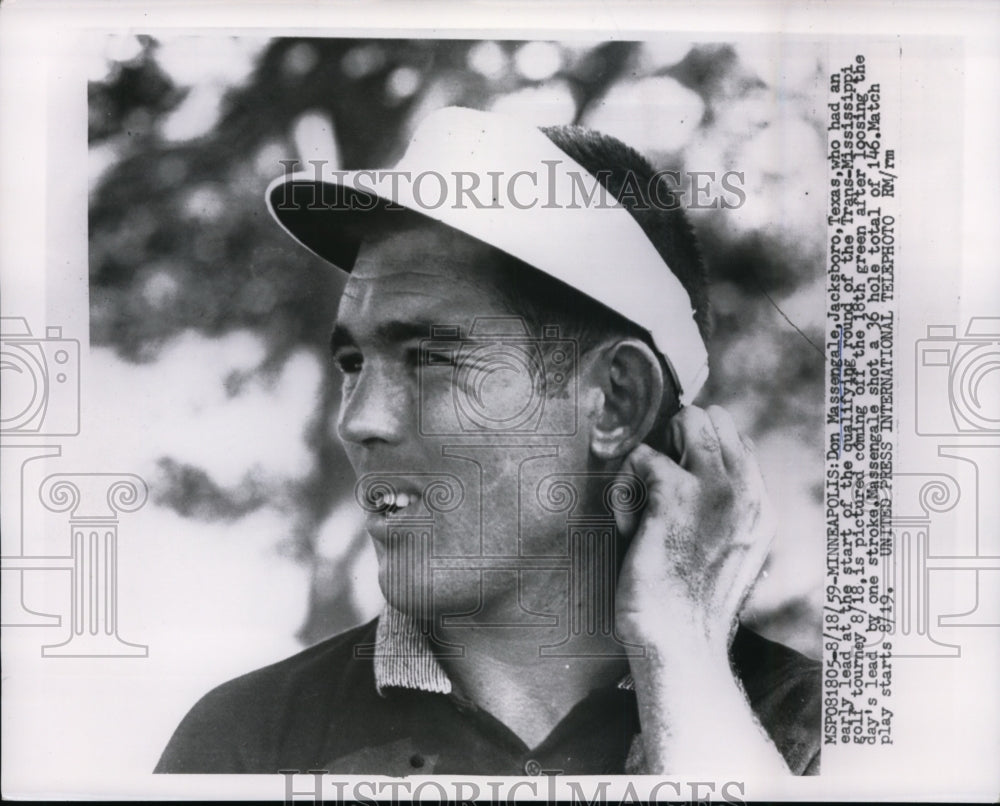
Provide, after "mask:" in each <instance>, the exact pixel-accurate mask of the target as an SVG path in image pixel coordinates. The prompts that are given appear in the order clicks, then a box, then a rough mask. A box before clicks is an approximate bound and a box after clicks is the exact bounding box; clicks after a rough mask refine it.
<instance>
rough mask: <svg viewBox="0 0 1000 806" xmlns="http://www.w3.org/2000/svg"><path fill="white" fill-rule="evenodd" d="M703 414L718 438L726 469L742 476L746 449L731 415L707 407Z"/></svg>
mask: <svg viewBox="0 0 1000 806" xmlns="http://www.w3.org/2000/svg"><path fill="white" fill-rule="evenodd" d="M705 413H706V414H707V415H708V418H709V420H711V422H712V425H713V426H714V427H715V433H716V434H718V436H719V448H720V452H721V454H722V460H723V462H725V465H726V469H727V470H728V471H729V472H730V473H733V474H740V475H742V474H743V473H744V471H745V469H746V464H747V449H746V445H745V443H744V442H743V439H742V437H741V436H740V432H739V431H738V430H737V428H736V423H735V422H734V421H733V417H732V415H731V414H730V413H729V412H728V411H726V410H725V409H724V408H722V406H709V407H708V408H707V409H706V411H705Z"/></svg>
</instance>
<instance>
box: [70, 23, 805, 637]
mask: <svg viewBox="0 0 1000 806" xmlns="http://www.w3.org/2000/svg"><path fill="white" fill-rule="evenodd" d="M138 44H139V47H138V48H137V49H136V51H135V52H134V53H132V54H130V55H129V56H128V58H122V59H117V60H115V59H111V60H109V62H108V71H107V74H106V75H104V76H103V77H102V78H101V79H100V80H96V81H91V83H90V85H89V110H90V126H89V138H90V145H91V150H92V155H96V156H99V157H100V158H101V160H103V164H102V165H101V166H100V167H101V169H102V170H101V172H100V174H99V176H98V178H97V180H96V181H95V183H94V184H93V186H92V189H91V199H90V220H89V232H90V293H91V330H92V332H91V341H92V343H93V344H94V345H104V346H109V347H112V348H114V350H115V351H116V352H117V353H118V354H119V355H120V356H122V357H123V358H125V359H127V360H129V361H134V362H147V361H155V360H156V356H157V352H158V349H159V348H160V347H161V346H162V345H163V344H165V343H166V342H167V341H168V340H169V339H171V338H172V337H174V336H176V335H177V334H179V333H181V332H182V331H185V330H189V329H193V330H195V331H197V332H199V333H201V334H204V335H205V336H208V337H214V336H218V335H220V334H223V333H226V332H228V331H231V330H234V329H250V330H252V331H254V332H256V333H258V334H260V335H261V336H262V337H263V338H264V339H265V341H266V345H267V355H266V358H265V359H264V361H263V362H262V363H261V365H260V366H259V367H258V368H257V370H256V372H259V373H264V374H270V375H272V376H274V375H275V374H276V373H277V372H278V371H279V370H280V369H281V367H282V366H283V365H284V363H285V361H286V360H287V359H288V357H289V356H290V355H291V354H292V353H293V352H294V351H298V350H307V351H310V352H313V353H314V354H316V355H317V357H319V358H320V360H321V362H322V365H323V366H325V367H328V366H329V363H328V362H327V360H326V358H325V353H326V343H327V339H328V335H329V329H330V325H331V321H332V318H333V314H334V311H335V307H336V301H337V294H338V291H339V288H340V282H341V281H340V280H339V279H338V277H337V274H336V272H332V271H330V270H329V267H328V266H327V265H326V264H324V263H323V262H322V261H320V260H319V259H317V258H315V257H313V256H312V255H310V254H308V253H307V252H306V251H305V250H303V249H301V248H298V247H296V246H294V245H293V244H292V243H291V242H290V240H289V239H288V238H287V236H286V235H285V234H284V233H282V232H281V231H280V230H279V228H278V227H277V226H276V225H275V224H274V223H273V222H272V221H271V220H270V217H269V215H268V213H267V210H266V209H265V206H264V201H263V199H264V191H265V188H266V186H267V184H268V182H269V181H271V180H272V179H273V178H274V177H276V176H278V175H280V174H281V173H282V172H283V167H282V164H281V160H288V159H296V158H299V159H304V158H308V156H305V157H303V155H301V154H300V153H299V151H298V150H297V147H296V132H297V127H298V126H300V125H301V124H302V121H303V120H304V119H305V117H307V116H313V117H314V118H315V116H317V115H319V116H320V119H324V120H328V121H330V122H331V124H332V129H333V132H334V133H335V145H336V151H337V159H339V162H340V165H341V167H343V168H347V169H352V168H363V167H379V166H385V165H388V164H390V163H391V162H392V161H393V160H394V159H395V158H396V157H398V155H399V154H400V153H401V149H402V148H403V146H404V145H405V143H406V141H407V139H408V137H409V132H410V131H411V130H412V126H413V124H414V122H415V120H416V119H418V118H419V117H420V116H422V115H423V114H424V113H425V112H426V111H429V110H430V109H432V108H435V107H438V106H443V105H447V104H459V105H464V106H471V107H478V108H488V107H490V106H491V104H494V103H495V102H497V101H498V100H499V99H503V98H505V97H518V94H519V93H525V92H531V91H536V90H546V91H549V90H552V88H555V91H557V94H559V93H561V94H560V95H559V97H560V98H563V100H564V102H565V103H568V104H569V105H570V106H569V112H568V114H566V115H565V118H566V119H565V120H563V121H558V122H582V123H585V124H586V123H587V122H588V121H589V120H590V119H591V116H592V114H593V115H596V114H597V113H598V112H599V111H600V108H601V105H602V104H604V103H605V101H606V100H607V99H609V98H611V97H612V96H613V94H614V93H615V92H616V91H619V90H620V89H621V88H623V87H630V86H636V85H637V83H638V82H642V81H649V80H656V79H661V80H669V81H671V82H674V83H676V85H678V86H679V87H681V88H683V91H685V92H687V93H689V94H690V95H691V97H693V98H694V97H695V96H696V97H697V98H700V99H701V107H700V118H699V119H698V120H697V121H696V124H697V129H696V131H695V141H697V139H698V138H699V137H701V138H703V139H705V140H706V141H708V140H712V138H714V139H715V141H718V140H719V132H720V131H722V130H723V129H726V131H728V132H729V134H728V135H726V137H728V139H727V140H726V141H725V142H726V143H728V144H729V146H733V147H735V146H734V144H735V145H737V146H738V145H739V144H741V143H746V142H747V141H748V140H752V138H753V137H754V136H755V135H756V134H759V133H760V132H764V131H765V130H766V129H767V127H768V125H769V121H768V119H767V115H766V114H764V115H759V114H758V115H757V117H756V118H753V119H749V118H746V117H745V116H744V118H738V119H735V121H734V119H733V118H732V115H730V114H729V110H731V109H735V108H741V105H742V107H747V104H748V103H749V104H750V106H752V105H753V103H755V102H757V101H759V99H761V98H766V97H767V92H768V86H767V83H766V82H765V81H764V80H763V79H762V78H761V77H760V76H758V75H757V74H756V73H754V71H753V70H752V69H749V68H748V67H747V65H745V64H743V63H742V62H741V60H740V58H739V57H738V55H737V53H736V51H735V50H734V49H733V48H732V47H730V46H727V45H718V46H707V45H698V46H693V47H685V48H684V50H682V51H678V52H676V53H672V54H667V55H660V56H657V52H656V51H655V49H653V50H652V51H650V50H649V49H647V48H644V46H642V45H641V44H639V43H631V42H613V43H603V44H589V45H579V44H572V45H570V44H567V45H558V46H556V45H551V44H550V45H547V46H546V47H545V48H542V49H536V50H533V51H530V52H529V51H527V50H526V49H525V45H524V43H521V42H509V41H501V42H479V41H451V40H449V41H433V40H364V41H359V40H350V39H276V40H270V41H267V42H261V43H260V47H259V48H258V49H257V50H256V51H255V53H254V57H253V60H252V64H251V66H250V69H249V71H248V72H247V73H246V75H244V76H242V77H241V78H238V79H235V80H234V79H230V80H228V81H227V82H226V83H225V86H222V87H221V90H220V91H219V93H218V99H217V100H218V104H217V105H215V106H212V105H211V104H209V105H207V106H206V107H205V111H204V112H203V113H202V117H203V118H204V121H205V122H207V123H208V124H210V125H208V126H205V127H202V128H203V129H204V130H203V131H196V133H195V134H193V135H191V136H177V135H176V134H174V135H171V133H170V125H171V119H172V118H174V119H176V117H177V116H178V115H181V114H182V112H183V113H184V114H187V115H188V116H189V117H190V116H191V115H195V117H196V118H197V114H196V113H197V105H196V104H194V102H195V101H197V100H198V97H200V96H196V95H195V94H196V93H199V92H201V88H200V87H199V86H198V84H197V82H194V81H188V82H185V81H183V80H178V79H177V78H175V76H174V75H172V72H171V70H169V69H167V68H165V66H164V64H162V63H161V62H162V61H163V59H162V58H161V57H162V56H163V50H162V49H163V47H164V44H163V43H160V42H158V41H156V40H155V39H152V38H149V37H140V38H139V42H138ZM197 69H198V68H197V65H189V69H188V70H187V71H186V72H188V73H192V72H194V73H197ZM173 72H176V70H175V71H173ZM566 99H568V100H566ZM755 99H757V101H755ZM784 100H787V99H784ZM792 101H794V102H795V103H796V104H798V107H801V109H802V118H803V120H806V122H807V123H808V122H809V121H810V120H811V118H810V114H813V113H814V110H810V108H809V103H810V101H809V99H808V97H806V96H805V95H803V96H802V97H800V98H797V99H796V98H792ZM186 104H187V105H188V109H185V105H186ZM192 104H194V106H192ZM758 106H759V102H758ZM190 109H194V112H191V111H190ZM727 115H728V117H727ZM752 117H753V116H751V118H752ZM813 117H814V114H813ZM195 122H196V123H197V122H198V121H197V119H196V120H195ZM545 122H557V121H545ZM196 128H197V127H196ZM727 147H728V146H727ZM718 153H719V154H722V155H723V156H724V158H725V159H727V160H730V161H738V160H739V159H740V153H742V152H739V150H738V149H737V151H735V152H734V151H733V148H729V150H728V151H726V149H722V150H721V151H719V152H718ZM692 154H693V152H691V151H690V150H684V149H681V148H678V147H673V146H671V147H666V148H663V149H662V150H659V151H657V150H656V149H654V150H653V153H651V154H649V156H650V157H651V158H652V159H654V161H656V162H657V163H659V164H660V165H662V166H664V167H679V168H684V167H685V165H684V163H685V161H688V160H693V159H694V158H695V157H694V156H693V155H692ZM787 156H789V157H791V155H787ZM94 158H95V156H92V159H94ZM696 167H704V166H696ZM718 169H719V170H720V171H721V170H725V169H726V167H725V166H722V165H720V166H718ZM695 223H696V226H697V228H698V230H699V233H700V235H701V236H702V241H703V248H704V251H705V254H706V257H707V259H708V261H709V264H710V270H711V271H712V272H713V274H714V276H715V278H716V279H717V280H719V281H721V282H720V285H719V289H720V290H719V291H718V292H717V293H716V296H715V298H714V299H713V301H714V302H715V307H716V311H717V318H718V321H717V334H718V336H717V339H716V342H715V344H714V345H712V360H713V364H714V373H715V374H714V376H713V379H712V381H711V387H710V389H709V394H710V395H711V396H712V397H713V398H715V399H717V400H720V401H723V402H724V401H726V400H729V401H740V400H742V401H744V402H745V401H747V400H751V401H752V403H751V404H748V405H751V406H752V414H753V422H754V428H753V431H755V432H756V433H755V436H757V437H758V438H759V436H760V434H762V433H764V432H766V431H767V429H769V428H773V427H778V426H780V427H781V428H783V429H792V430H797V431H798V432H800V433H801V434H802V435H803V437H802V438H803V439H804V440H807V441H813V442H815V444H816V445H818V440H819V433H820V429H819V426H820V422H821V421H820V419H819V417H820V408H821V405H822V384H821V383H820V375H821V373H822V367H823V363H822V358H821V357H820V356H818V355H816V351H815V349H814V348H813V346H812V345H810V343H809V341H808V339H811V340H812V341H814V342H816V343H820V341H821V339H822V307H821V306H822V301H821V300H820V303H819V305H820V307H819V309H818V310H817V311H816V312H815V315H810V316H809V317H803V316H801V315H800V316H799V317H798V319H799V320H800V321H799V324H800V325H801V326H802V330H803V331H804V334H802V335H800V334H799V333H797V332H795V329H794V328H793V327H792V326H791V325H790V324H789V323H788V322H786V321H784V319H783V317H782V316H781V315H779V314H778V311H777V306H779V305H781V300H782V299H785V298H788V297H790V296H794V294H795V293H796V292H797V290H799V289H801V288H804V287H806V286H808V285H809V283H811V282H814V281H815V280H816V278H820V277H822V272H823V256H822V252H821V251H820V250H819V248H818V247H817V245H816V243H812V242H810V241H809V239H808V238H801V237H791V238H790V237H788V232H783V231H782V230H781V228H780V226H779V227H778V228H777V229H776V228H774V227H773V226H770V225H769V226H762V227H750V228H749V229H748V228H743V229H742V230H740V229H738V228H737V229H734V228H733V227H732V226H730V225H729V224H728V223H727V221H726V219H725V216H724V211H719V210H708V211H705V213H704V214H703V215H701V216H699V217H698V218H697V219H696V221H695ZM792 232H793V235H794V228H792ZM820 237H821V236H820ZM750 333H754V334H755V336H754V340H749V339H748V338H747V336H748V334H750ZM762 334H763V335H762ZM751 343H752V344H754V345H756V347H754V348H752V349H751V347H750V346H748V345H751ZM761 350H764V351H766V352H768V360H766V361H764V363H765V364H766V366H767V367H768V369H769V371H770V374H768V373H762V372H761V360H762V359H761V356H760V351H761ZM246 380H247V379H246V378H245V377H232V378H228V379H226V384H227V389H228V390H229V392H230V394H232V395H237V394H239V391H240V387H241V384H242V383H244V382H245V381H246ZM336 405H337V379H336V377H335V376H334V374H333V373H332V372H328V373H327V377H326V379H325V381H324V383H323V384H322V386H321V391H320V394H319V399H318V400H317V402H316V406H315V414H314V417H313V418H312V421H311V423H310V424H309V425H308V429H307V434H306V437H305V438H306V441H307V444H308V445H309V446H310V450H311V451H312V452H313V455H314V462H313V465H312V467H311V469H310V472H309V473H308V475H307V476H306V477H305V478H303V479H300V480H297V481H296V482H294V483H293V484H292V487H293V489H292V490H291V491H288V490H285V491H284V493H285V494H286V495H287V494H289V492H290V494H291V496H292V500H293V502H294V506H293V510H294V516H293V517H294V522H295V525H294V535H293V538H294V544H295V546H296V548H297V551H298V552H299V554H300V556H301V557H302V558H303V559H304V560H305V561H308V562H313V563H314V565H315V564H316V563H317V562H319V561H318V560H317V558H316V554H315V551H314V547H315V539H316V535H317V533H318V530H319V528H320V525H321V524H322V523H323V522H324V520H325V519H326V518H327V516H328V515H329V513H330V512H331V510H332V508H333V507H334V506H335V504H336V503H337V502H338V501H340V500H342V499H343V497H344V496H345V495H347V494H349V492H350V490H351V488H352V486H353V478H352V477H351V474H350V471H349V468H348V465H347V463H346V461H345V459H344V457H343V455H342V453H341V451H340V449H339V446H338V445H337V444H336V440H334V439H331V438H330V430H329V424H330V422H332V419H333V416H334V414H335V409H336ZM161 469H162V470H163V473H164V477H165V483H166V488H165V489H164V490H163V491H162V493H161V495H160V502H161V503H164V504H165V505H168V506H171V507H173V508H174V509H176V510H177V511H178V512H181V513H182V514H188V515H190V516H192V517H208V518H211V517H215V518H229V519H236V518H239V517H241V516H242V514H245V513H246V512H247V511H249V510H252V509H253V508H254V507H256V506H260V505H262V504H263V503H264V502H266V500H267V491H266V490H265V491H260V490H255V491H254V494H253V495H249V496H248V495H247V492H246V490H243V491H227V490H223V489H219V488H218V487H216V486H215V485H214V483H213V482H212V480H211V479H210V478H208V477H207V475H206V474H205V473H204V471H203V470H201V469H199V468H196V467H187V466H184V465H183V464H180V463H178V462H177V461H175V460H174V459H172V458H171V457H164V458H163V461H162V462H161ZM161 486H162V485H161ZM315 570H316V573H315V583H314V585H315V588H316V590H314V591H313V594H314V601H313V605H314V606H313V611H314V612H313V614H312V616H311V617H310V623H309V624H307V625H305V627H304V629H303V632H302V636H303V638H304V640H307V641H311V640H315V639H318V638H321V637H323V635H325V634H327V633H329V632H332V631H333V630H335V629H338V628H339V627H341V626H344V625H345V624H350V623H352V617H351V614H350V613H349V612H348V613H347V614H346V615H345V614H344V612H343V609H344V608H346V609H347V610H348V611H349V608H350V605H349V603H348V600H347V597H345V595H344V592H343V589H342V588H343V586H341V587H340V588H336V586H333V589H331V584H330V579H331V573H330V569H329V568H325V569H324V568H316V569H315Z"/></svg>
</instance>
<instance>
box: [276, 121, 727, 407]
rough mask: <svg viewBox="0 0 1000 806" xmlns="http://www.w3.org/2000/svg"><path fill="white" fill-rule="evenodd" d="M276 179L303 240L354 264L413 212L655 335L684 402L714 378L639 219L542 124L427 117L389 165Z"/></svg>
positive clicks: (689, 315) (283, 208)
mask: <svg viewBox="0 0 1000 806" xmlns="http://www.w3.org/2000/svg"><path fill="white" fill-rule="evenodd" d="M314 167H315V168H316V170H315V171H302V172H297V173H291V174H288V175H285V176H281V177H278V178H277V179H275V180H274V181H273V182H272V183H271V184H270V186H269V187H268V189H267V205H268V209H269V210H270V212H271V215H272V216H274V218H275V220H276V221H277V222H278V223H279V224H280V225H281V226H282V227H283V228H284V229H285V230H286V231H287V232H288V233H289V234H290V235H291V236H292V237H293V238H295V239H296V240H297V241H299V243H301V244H302V245H303V246H305V247H307V248H308V249H309V250H311V251H312V252H314V253H316V254H317V255H319V256H320V257H322V258H323V259H325V260H327V261H329V262H330V263H333V264H334V265H335V266H337V267H339V268H341V269H343V270H344V271H348V272H349V271H351V269H352V268H353V266H354V261H355V259H356V258H357V254H358V249H359V248H360V245H361V240H362V239H363V238H364V236H365V234H366V232H368V231H369V230H371V229H373V228H374V225H375V223H376V218H377V215H376V214H377V213H378V212H379V211H385V210H400V209H404V208H405V209H407V210H410V211H412V212H415V213H418V214H419V215H422V216H425V217H426V218H428V219H431V220H433V221H437V222H439V223H442V224H445V225H447V226H449V227H452V228H454V229H456V230H459V231H460V232H464V233H466V234H467V235H470V236H472V237H474V238H476V239H478V240H480V241H482V242H484V243H486V244H489V245H490V246H493V247H495V248H496V249H500V250H501V251H503V252H506V253H507V254H509V255H511V256H513V257H515V258H517V259H519V260H521V261H523V262H524V263H527V264H528V265H530V266H532V267H534V268H536V269H538V270H540V271H543V272H545V273H546V274H548V275H550V276H552V277H554V278H556V279H558V280H561V281H562V282H564V283H566V284H567V285H568V286H570V287H572V288H575V289H577V290H578V291H580V292H582V293H583V294H586V295H587V296H589V297H591V298H593V299H594V300H596V301H598V302H600V303H601V304H603V305H605V306H607V307H608V308H610V309H611V310H613V311H616V312H617V313H619V314H621V315H622V316H624V317H625V318H626V319H629V320H630V321H632V322H634V323H635V324H637V325H638V326H639V327H641V328H643V329H645V330H646V331H648V332H649V334H650V336H651V337H652V340H653V343H654V344H655V345H656V347H657V349H658V350H659V351H660V353H662V355H663V357H664V358H665V360H666V362H667V366H668V368H669V370H670V372H671V374H672V375H673V380H674V382H675V383H676V385H677V387H678V390H679V394H680V400H681V403H682V404H683V405H687V404H688V403H690V402H691V401H692V400H693V399H694V398H695V397H696V396H697V395H698V392H699V391H701V388H702V386H704V384H705V381H706V380H707V378H708V352H707V350H706V348H705V343H704V341H703V340H702V338H701V334H700V333H699V331H698V326H697V324H696V322H695V319H694V311H693V309H692V306H691V298H690V296H689V295H688V293H687V291H686V290H685V288H684V286H683V285H681V282H680V280H678V279H677V277H676V275H675V274H674V273H673V271H672V270H671V269H670V268H669V267H668V266H667V265H666V264H665V262H664V260H663V258H661V257H660V255H659V253H658V252H657V251H656V248H655V247H654V246H653V244H652V243H651V242H650V240H649V239H648V238H647V237H646V234H645V233H644V232H643V231H642V228H641V227H640V226H639V224H638V222H636V220H635V219H634V218H633V217H632V215H631V213H629V212H628V210H626V209H625V208H624V207H622V206H621V205H620V204H618V203H617V202H616V201H615V200H614V198H613V197H612V196H611V195H610V194H608V193H606V191H604V190H603V188H602V186H601V184H600V183H599V182H598V180H597V179H596V178H595V177H594V176H593V175H592V174H590V173H589V172H588V171H586V170H585V169H584V168H583V167H582V166H581V165H579V164H578V163H577V162H576V161H574V160H572V159H571V158H570V157H569V156H568V155H567V154H566V153H565V152H563V151H562V150H561V149H560V148H559V147H558V146H556V145H555V144H554V143H553V142H552V141H551V140H550V139H549V138H548V137H547V136H546V135H545V134H544V132H542V131H541V130H540V129H537V128H535V127H533V126H529V125H526V124H524V123H523V122H522V121H518V120H516V119H512V118H509V117H507V116H504V115H499V114H496V113H493V112H482V111H479V110H475V109H465V108H462V107H446V108H443V109H439V110H437V111H435V112H432V113H430V114H429V115H427V116H426V117H425V118H424V119H423V120H422V121H421V123H420V125H419V126H418V127H417V129H416V131H415V132H414V134H413V138H412V139H411V140H410V144H409V146H408V147H407V149H406V153H405V154H404V155H403V157H402V159H400V161H399V162H398V163H397V165H396V166H395V167H394V168H392V169H390V170H361V171H339V170H335V169H333V168H332V167H327V166H324V165H323V164H322V163H319V164H318V166H314Z"/></svg>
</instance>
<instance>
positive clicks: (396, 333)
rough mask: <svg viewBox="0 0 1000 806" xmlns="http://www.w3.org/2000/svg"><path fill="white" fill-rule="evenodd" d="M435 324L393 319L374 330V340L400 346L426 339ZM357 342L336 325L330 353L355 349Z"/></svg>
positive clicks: (347, 330)
mask: <svg viewBox="0 0 1000 806" xmlns="http://www.w3.org/2000/svg"><path fill="white" fill-rule="evenodd" d="M435 324H437V323H436V322H431V321H419V320H418V321H413V320H410V321H404V320H399V319H393V320H390V321H388V322H383V323H382V324H380V325H378V326H377V327H376V328H375V333H374V337H375V340H376V341H378V342H381V343H384V344H402V343H404V342H408V341H413V340H414V339H426V338H429V337H430V335H431V328H432V327H433V326H434V325H435ZM356 346H357V341H356V340H355V338H354V335H353V334H352V333H351V331H350V330H349V329H348V328H347V327H345V326H344V325H341V324H339V323H338V324H337V325H336V326H334V328H333V333H332V334H331V336H330V351H331V352H334V353H335V352H337V350H339V349H340V348H342V347H356Z"/></svg>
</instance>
